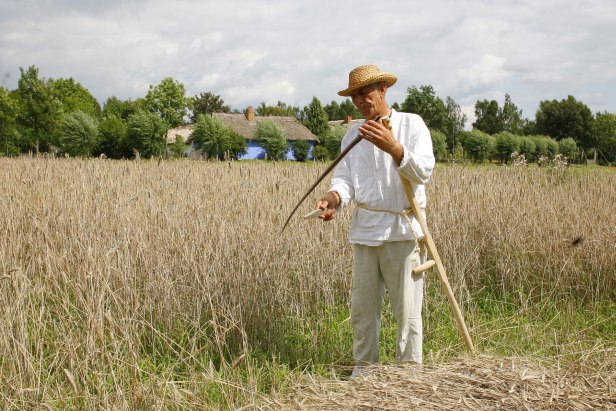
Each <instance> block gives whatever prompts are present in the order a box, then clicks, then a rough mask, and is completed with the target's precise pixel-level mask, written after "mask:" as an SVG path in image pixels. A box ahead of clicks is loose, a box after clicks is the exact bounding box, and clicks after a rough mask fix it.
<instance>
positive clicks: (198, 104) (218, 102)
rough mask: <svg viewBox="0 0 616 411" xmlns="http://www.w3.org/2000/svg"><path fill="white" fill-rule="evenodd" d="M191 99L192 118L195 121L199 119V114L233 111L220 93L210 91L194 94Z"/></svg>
mask: <svg viewBox="0 0 616 411" xmlns="http://www.w3.org/2000/svg"><path fill="white" fill-rule="evenodd" d="M191 100H192V104H191V105H192V114H191V116H190V119H191V120H192V122H193V123H195V122H196V121H197V117H199V114H212V113H228V112H230V111H231V109H230V108H229V106H227V105H225V102H224V101H223V99H222V98H220V96H219V95H216V94H214V93H211V92H209V91H208V92H207V93H201V94H199V95H198V96H194V97H193V98H192V99H191Z"/></svg>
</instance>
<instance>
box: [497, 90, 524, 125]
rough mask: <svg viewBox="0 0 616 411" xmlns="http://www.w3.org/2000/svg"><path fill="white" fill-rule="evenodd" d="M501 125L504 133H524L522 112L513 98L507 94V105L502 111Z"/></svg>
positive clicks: (504, 105) (505, 104)
mask: <svg viewBox="0 0 616 411" xmlns="http://www.w3.org/2000/svg"><path fill="white" fill-rule="evenodd" d="M500 117H501V124H502V126H503V131H508V132H510V133H512V134H518V135H519V134H521V133H522V110H518V107H517V106H516V105H515V104H513V101H511V96H510V95H509V94H505V103H504V104H503V108H502V110H500Z"/></svg>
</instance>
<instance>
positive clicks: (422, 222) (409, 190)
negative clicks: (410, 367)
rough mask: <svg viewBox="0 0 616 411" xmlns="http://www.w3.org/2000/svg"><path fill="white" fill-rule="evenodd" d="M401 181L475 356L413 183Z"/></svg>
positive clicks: (463, 333) (461, 331)
mask: <svg viewBox="0 0 616 411" xmlns="http://www.w3.org/2000/svg"><path fill="white" fill-rule="evenodd" d="M400 180H401V181H402V187H403V188H404V193H405V194H406V197H407V199H408V200H409V204H410V206H411V211H412V212H413V215H414V216H415V218H417V221H418V222H419V225H420V226H421V230H422V231H423V234H424V241H425V243H426V247H427V249H428V254H429V255H430V258H432V260H434V262H435V263H436V269H437V271H438V276H439V279H440V280H441V284H442V285H443V289H444V290H445V294H446V295H447V300H448V301H449V306H450V307H451V309H452V311H453V315H454V317H455V320H456V325H457V327H458V332H459V333H460V334H461V336H462V338H463V339H464V342H465V343H466V346H467V347H468V349H469V351H470V352H471V353H472V354H474V353H475V347H474V346H473V341H472V340H471V336H470V334H469V333H468V330H467V328H466V323H465V322H464V317H463V316H462V312H461V311H460V307H459V306H458V302H457V301H456V297H455V296H454V295H453V291H452V290H451V286H450V285H449V280H448V279H447V273H446V272H445V267H444V266H443V262H442V261H441V257H440V256H439V254H438V251H437V250H436V244H434V240H433V239H432V235H431V234H430V231H429V230H428V225H427V224H426V220H425V219H424V217H423V214H422V213H421V210H420V208H419V204H418V203H417V199H416V198H415V193H414V192H413V188H412V187H411V183H410V182H409V181H408V180H407V179H406V178H404V177H403V176H402V175H401V174H400Z"/></svg>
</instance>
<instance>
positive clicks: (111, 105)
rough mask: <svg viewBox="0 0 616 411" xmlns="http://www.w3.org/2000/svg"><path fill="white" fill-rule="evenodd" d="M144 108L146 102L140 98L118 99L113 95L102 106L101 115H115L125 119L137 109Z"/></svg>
mask: <svg viewBox="0 0 616 411" xmlns="http://www.w3.org/2000/svg"><path fill="white" fill-rule="evenodd" d="M146 110H147V109H146V103H145V100H144V99H142V98H138V99H136V100H131V99H128V100H120V99H119V98H117V97H115V96H113V97H109V98H108V99H107V101H106V102H105V105H104V106H103V117H109V116H116V117H118V118H121V119H122V120H124V121H126V120H128V118H129V117H130V116H132V115H133V114H135V113H137V112H138V111H146Z"/></svg>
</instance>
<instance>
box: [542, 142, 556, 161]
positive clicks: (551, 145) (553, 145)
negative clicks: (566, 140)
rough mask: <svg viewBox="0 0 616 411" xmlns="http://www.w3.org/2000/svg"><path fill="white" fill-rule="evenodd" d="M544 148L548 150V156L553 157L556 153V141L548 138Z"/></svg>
mask: <svg viewBox="0 0 616 411" xmlns="http://www.w3.org/2000/svg"><path fill="white" fill-rule="evenodd" d="M545 142H546V148H547V151H548V157H549V158H554V157H556V155H557V154H558V142H557V141H555V140H554V139H551V138H548V139H547V140H546V141H545Z"/></svg>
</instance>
